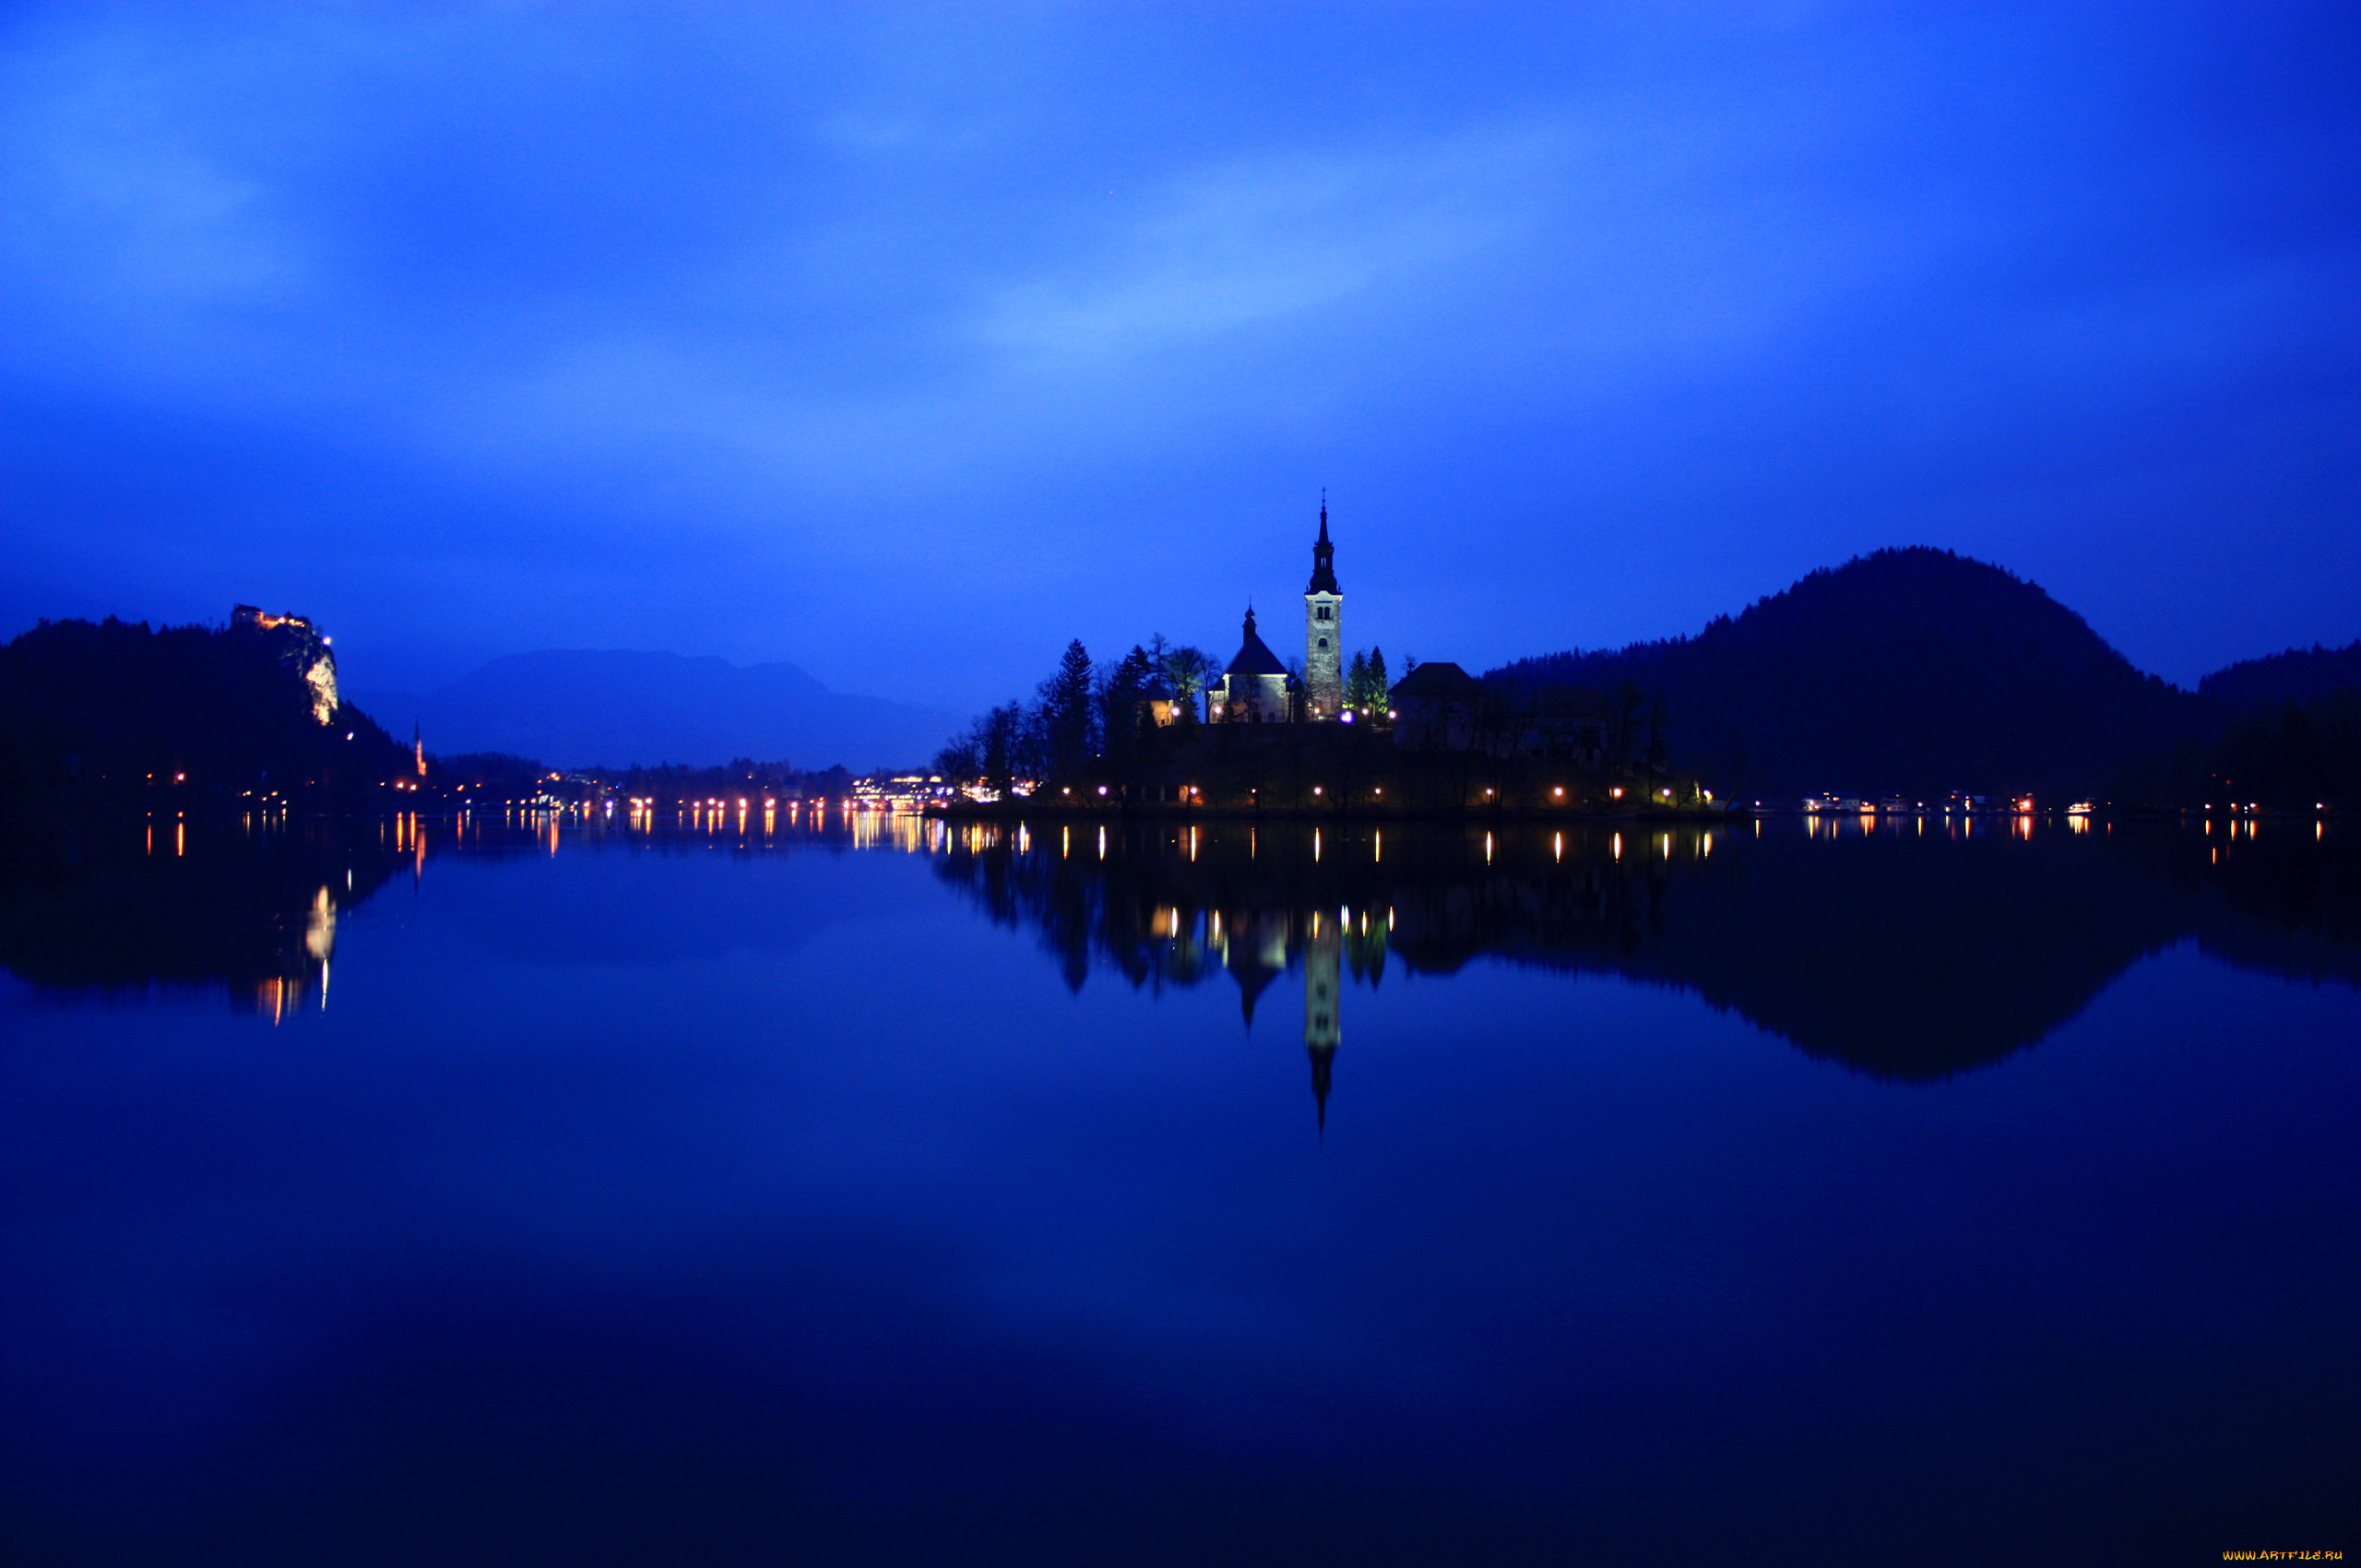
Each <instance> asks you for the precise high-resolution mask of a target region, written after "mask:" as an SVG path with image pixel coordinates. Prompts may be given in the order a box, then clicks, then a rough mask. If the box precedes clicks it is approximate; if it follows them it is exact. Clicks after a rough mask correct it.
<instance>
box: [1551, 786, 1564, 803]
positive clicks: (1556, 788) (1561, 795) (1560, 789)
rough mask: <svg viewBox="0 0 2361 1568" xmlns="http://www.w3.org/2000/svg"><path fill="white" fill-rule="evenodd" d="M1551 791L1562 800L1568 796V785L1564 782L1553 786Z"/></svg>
mask: <svg viewBox="0 0 2361 1568" xmlns="http://www.w3.org/2000/svg"><path fill="white" fill-rule="evenodd" d="M1549 793H1550V794H1551V795H1553V796H1555V797H1556V798H1558V799H1559V800H1561V801H1562V800H1564V799H1565V798H1566V787H1565V786H1564V785H1563V784H1559V785H1556V786H1553V787H1552V788H1551V790H1550V791H1549Z"/></svg>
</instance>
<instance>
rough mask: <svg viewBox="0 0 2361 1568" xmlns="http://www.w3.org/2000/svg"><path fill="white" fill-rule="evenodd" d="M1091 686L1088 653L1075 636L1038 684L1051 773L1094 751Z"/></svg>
mask: <svg viewBox="0 0 2361 1568" xmlns="http://www.w3.org/2000/svg"><path fill="white" fill-rule="evenodd" d="M1092 685H1093V683H1092V681H1091V671H1090V652H1089V650H1088V649H1086V648H1085V647H1083V646H1082V639H1081V638H1080V637H1076V638H1074V641H1072V642H1070V643H1068V644H1066V651H1065V654H1064V657H1062V658H1061V659H1059V660H1058V668H1057V671H1056V672H1055V673H1054V674H1052V675H1051V676H1050V678H1049V679H1048V680H1046V681H1044V682H1042V683H1041V740H1042V743H1043V746H1044V748H1045V750H1046V751H1047V752H1048V756H1047V758H1046V761H1047V762H1048V765H1049V771H1050V773H1052V774H1065V773H1073V772H1075V771H1076V770H1078V769H1080V768H1081V767H1083V766H1085V765H1086V764H1087V763H1088V762H1089V761H1090V759H1091V756H1092V754H1094V753H1095V751H1096V750H1097V748H1096V747H1095V746H1094V745H1093V744H1092V743H1091V742H1093V741H1094V740H1096V739H1097V736H1096V735H1095V734H1094V733H1093V731H1095V730H1096V729H1097V725H1096V724H1095V723H1093V722H1092V720H1093V719H1094V718H1095V715H1094V714H1093V712H1092V709H1093V708H1094V707H1096V706H1097V704H1096V703H1094V702H1093V700H1092V698H1093V696H1094V695H1095V694H1094V692H1093V690H1092Z"/></svg>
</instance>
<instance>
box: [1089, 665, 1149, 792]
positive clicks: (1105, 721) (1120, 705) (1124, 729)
mask: <svg viewBox="0 0 2361 1568" xmlns="http://www.w3.org/2000/svg"><path fill="white" fill-rule="evenodd" d="M1155 679H1156V665H1155V663H1154V661H1152V660H1151V659H1149V658H1148V653H1147V649H1145V648H1144V647H1140V646H1139V645H1138V644H1136V643H1134V644H1133V645H1132V651H1131V652H1129V653H1127V654H1125V655H1123V658H1122V661H1121V663H1119V664H1117V665H1116V666H1115V668H1114V671H1113V672H1112V673H1110V674H1109V676H1108V677H1107V682H1106V686H1105V689H1104V692H1103V694H1102V695H1101V697H1100V705H1101V708H1102V712H1101V715H1100V718H1099V733H1100V734H1101V735H1102V736H1104V737H1105V749H1104V754H1105V756H1106V758H1107V764H1108V766H1109V767H1111V768H1114V769H1115V770H1117V771H1118V772H1121V771H1122V770H1124V769H1127V768H1129V767H1131V766H1133V765H1134V764H1136V763H1137V762H1138V761H1139V760H1140V758H1141V757H1142V755H1143V754H1145V739H1146V731H1148V730H1150V729H1152V728H1154V721H1153V720H1152V719H1148V717H1147V716H1146V714H1145V710H1144V705H1145V702H1146V700H1147V694H1148V688H1149V686H1150V685H1151V684H1152V683H1154V681H1155Z"/></svg>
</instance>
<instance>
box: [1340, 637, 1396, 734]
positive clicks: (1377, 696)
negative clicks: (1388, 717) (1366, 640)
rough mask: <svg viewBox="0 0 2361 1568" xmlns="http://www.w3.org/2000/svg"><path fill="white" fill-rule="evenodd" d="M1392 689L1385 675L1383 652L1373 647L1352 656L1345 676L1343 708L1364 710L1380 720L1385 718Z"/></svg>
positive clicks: (1381, 649) (1391, 684)
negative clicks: (1388, 697) (1387, 700)
mask: <svg viewBox="0 0 2361 1568" xmlns="http://www.w3.org/2000/svg"><path fill="white" fill-rule="evenodd" d="M1393 689H1394V685H1393V683H1392V682H1391V681H1389V680H1388V679H1387V678H1386V674H1385V650H1384V649H1383V648H1378V647H1373V648H1370V650H1369V651H1368V652H1367V653H1357V654H1355V655H1353V662H1352V666H1351V668H1350V669H1349V670H1347V671H1346V674H1345V706H1346V707H1358V708H1364V709H1366V710H1368V711H1369V712H1370V713H1372V714H1374V715H1376V716H1377V717H1378V718H1380V719H1382V718H1384V717H1385V707H1386V697H1387V694H1388V693H1389V692H1391V691H1392V690H1393Z"/></svg>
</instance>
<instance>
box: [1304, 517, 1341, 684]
mask: <svg viewBox="0 0 2361 1568" xmlns="http://www.w3.org/2000/svg"><path fill="white" fill-rule="evenodd" d="M1344 651H1345V596H1344V594H1343V593H1342V592H1341V591H1340V590H1339V589H1338V588H1337V587H1336V547H1335V545H1333V544H1331V543H1329V542H1328V493H1327V492H1326V491H1324V490H1323V491H1322V492H1321V493H1320V540H1319V542H1318V543H1316V544H1314V545H1313V546H1312V547H1311V587H1310V588H1305V589H1304V590H1303V696H1304V710H1305V711H1304V717H1306V718H1307V719H1311V720H1313V721H1314V722H1317V721H1319V720H1321V719H1334V718H1335V717H1336V715H1338V714H1339V713H1342V712H1343V711H1344V708H1345V676H1344V666H1343V665H1341V664H1339V663H1338V662H1337V660H1338V659H1340V658H1341V657H1342V656H1343V654H1344Z"/></svg>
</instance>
